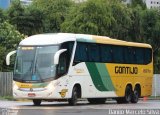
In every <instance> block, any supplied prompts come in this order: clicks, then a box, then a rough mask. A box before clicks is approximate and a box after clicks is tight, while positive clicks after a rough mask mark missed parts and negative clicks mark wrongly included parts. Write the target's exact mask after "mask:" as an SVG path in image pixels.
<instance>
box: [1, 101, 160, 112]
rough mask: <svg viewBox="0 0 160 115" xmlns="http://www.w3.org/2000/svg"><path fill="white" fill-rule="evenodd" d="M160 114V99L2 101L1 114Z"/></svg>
mask: <svg viewBox="0 0 160 115" xmlns="http://www.w3.org/2000/svg"><path fill="white" fill-rule="evenodd" d="M124 114H128V115H160V100H145V101H143V100H140V101H139V102H138V103H137V104H117V103H116V102H115V101H111V100H110V101H106V103H105V104H97V105H93V104H89V103H88V102H87V101H81V102H79V103H78V105H77V106H69V105H68V103H67V102H42V104H41V106H34V105H33V103H32V102H22V101H0V115H124Z"/></svg>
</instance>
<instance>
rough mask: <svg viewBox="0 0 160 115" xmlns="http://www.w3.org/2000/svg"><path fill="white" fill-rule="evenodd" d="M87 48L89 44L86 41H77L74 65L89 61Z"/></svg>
mask: <svg viewBox="0 0 160 115" xmlns="http://www.w3.org/2000/svg"><path fill="white" fill-rule="evenodd" d="M87 50H88V49H87V45H86V44H85V43H81V42H78V43H77V47H76V51H75V57H74V62H73V65H76V64H78V63H80V62H87V61H88V57H87Z"/></svg>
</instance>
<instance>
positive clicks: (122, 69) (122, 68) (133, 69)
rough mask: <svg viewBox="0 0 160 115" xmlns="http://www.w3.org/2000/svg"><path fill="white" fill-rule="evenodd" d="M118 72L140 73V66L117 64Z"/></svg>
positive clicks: (116, 71) (116, 70) (116, 69)
mask: <svg viewBox="0 0 160 115" xmlns="http://www.w3.org/2000/svg"><path fill="white" fill-rule="evenodd" d="M115 73H116V74H138V67H127V66H115Z"/></svg>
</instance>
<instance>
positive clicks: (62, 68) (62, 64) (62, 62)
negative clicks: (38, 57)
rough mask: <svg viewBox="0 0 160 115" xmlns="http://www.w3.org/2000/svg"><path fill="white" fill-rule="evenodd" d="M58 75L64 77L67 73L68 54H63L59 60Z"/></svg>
mask: <svg viewBox="0 0 160 115" xmlns="http://www.w3.org/2000/svg"><path fill="white" fill-rule="evenodd" d="M57 66H58V67H57V75H58V76H62V75H64V74H65V73H67V59H66V52H64V53H62V54H61V55H60V58H59V64H58V65H57Z"/></svg>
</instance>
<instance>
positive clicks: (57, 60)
mask: <svg viewBox="0 0 160 115" xmlns="http://www.w3.org/2000/svg"><path fill="white" fill-rule="evenodd" d="M65 51H67V49H61V50H59V51H57V52H56V53H55V55H54V64H55V65H56V64H58V63H59V56H60V55H61V54H62V53H63V52H65Z"/></svg>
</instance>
